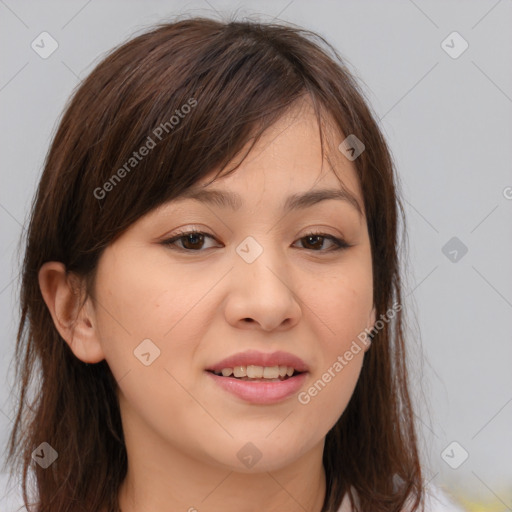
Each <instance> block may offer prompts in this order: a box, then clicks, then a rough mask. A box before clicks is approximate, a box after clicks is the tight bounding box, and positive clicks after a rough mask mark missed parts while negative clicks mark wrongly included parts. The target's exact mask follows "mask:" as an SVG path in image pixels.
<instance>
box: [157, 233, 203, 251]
mask: <svg viewBox="0 0 512 512" xmlns="http://www.w3.org/2000/svg"><path fill="white" fill-rule="evenodd" d="M207 238H211V239H213V237H212V236H211V235H209V234H208V233H203V232H201V231H186V232H183V233H179V234H178V235H176V236H174V237H172V238H170V239H169V240H164V241H163V242H162V243H163V244H165V245H169V246H174V247H175V248H176V249H179V250H183V251H189V252H200V251H201V250H202V249H203V248H204V243H205V240H206V239H207ZM177 242H180V244H179V245H177ZM207 248H208V247H207Z"/></svg>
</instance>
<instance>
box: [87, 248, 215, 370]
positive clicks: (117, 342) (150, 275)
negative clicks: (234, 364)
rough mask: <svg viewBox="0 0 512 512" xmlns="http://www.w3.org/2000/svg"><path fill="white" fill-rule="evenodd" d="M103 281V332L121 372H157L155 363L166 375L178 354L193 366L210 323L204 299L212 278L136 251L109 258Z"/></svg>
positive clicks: (99, 323)
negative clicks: (186, 272)
mask: <svg viewBox="0 0 512 512" xmlns="http://www.w3.org/2000/svg"><path fill="white" fill-rule="evenodd" d="M164 260H165V258H164ZM97 283H98V284H97V315H96V319H97V322H96V323H97V328H98V334H99V336H100V338H101V342H102V346H103V350H104V353H105V358H106V360H107V362H108V364H109V366H110V367H111V369H112V372H113V373H114V376H115V377H116V378H121V377H123V376H124V375H125V374H127V372H133V373H132V375H133V376H135V375H137V378H138V377H139V376H138V373H139V372H142V373H143V375H140V378H143V379H147V377H148V376H149V375H151V378H154V377H153V376H154V374H155V372H154V371H153V370H154V369H155V368H160V370H161V371H160V372H159V375H164V376H165V375H166V374H165V370H164V368H173V367H176V366H177V365H176V361H177V360H179V361H180V365H179V367H180V368H186V367H190V365H191V364H192V363H191V359H192V357H193V354H194V350H195V348H196V347H197V346H198V344H199V341H200V339H201V329H204V325H205V324H206V322H205V319H204V308H203V310H202V309H201V307H200V306H199V303H200V301H201V298H202V297H203V296H204V290H205V287H206V286H207V285H208V283H206V284H205V282H204V280H203V281H201V280H200V279H196V280H191V279H190V276H188V277H187V276H186V275H184V273H183V272H176V271H175V272H172V271H170V268H169V265H168V261H167V265H166V264H165V261H159V262H158V263H157V262H154V261H149V260H148V258H146V259H143V258H142V257H136V256H133V257H130V258H127V257H124V258H122V259H121V258H120V257H118V258H110V259H109V260H107V261H106V262H105V264H104V265H103V266H100V267H99V269H98V274H97ZM210 286H211V285H210ZM146 363H149V364H146ZM149 368H151V369H152V370H151V372H149ZM144 372H145V373H144ZM158 378H161V376H160V377H158ZM167 378H169V377H168V376H167Z"/></svg>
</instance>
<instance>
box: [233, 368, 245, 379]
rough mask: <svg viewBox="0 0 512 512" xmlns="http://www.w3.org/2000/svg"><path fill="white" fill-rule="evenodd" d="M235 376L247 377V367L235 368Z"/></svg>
mask: <svg viewBox="0 0 512 512" xmlns="http://www.w3.org/2000/svg"><path fill="white" fill-rule="evenodd" d="M233 374H234V375H235V377H247V368H246V367H245V366H235V367H234V368H233Z"/></svg>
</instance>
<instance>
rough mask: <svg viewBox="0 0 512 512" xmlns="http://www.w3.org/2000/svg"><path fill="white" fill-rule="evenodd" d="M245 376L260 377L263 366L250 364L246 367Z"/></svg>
mask: <svg viewBox="0 0 512 512" xmlns="http://www.w3.org/2000/svg"><path fill="white" fill-rule="evenodd" d="M247 377H249V378H250V379H261V378H262V377H263V366H255V365H253V364H250V365H249V366H248V367H247Z"/></svg>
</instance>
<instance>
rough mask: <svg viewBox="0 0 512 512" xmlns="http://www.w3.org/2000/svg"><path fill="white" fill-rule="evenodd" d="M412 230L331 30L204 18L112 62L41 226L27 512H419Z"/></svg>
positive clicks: (21, 427) (79, 107)
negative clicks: (408, 317)
mask: <svg viewBox="0 0 512 512" xmlns="http://www.w3.org/2000/svg"><path fill="white" fill-rule="evenodd" d="M399 214H401V215H402V218H403V208H402V206H401V203H400V199H399V197H398V195H397V191H396V177H395V175H394V169H393V164H392V159H391V157H390V153H389V151H388V148H387V146H386V143H385V140H384V138H383V136H382V134H381V132H380V131H379V128H378V126H377V124H376V122H375V119H374V116H373V114H372V113H371V111H370V109H369V106H368V105H367V103H366V101H365V100H364V98H363V94H362V93H361V91H360V89H359V86H358V84H357V83H356V81H355V80H354V78H353V77H352V76H351V74H350V73H349V71H348V70H347V69H346V67H345V66H344V64H343V62H342V60H341V58H340V57H339V55H338V54H337V52H336V51H335V50H334V49H333V48H332V47H331V46H330V45H329V44H328V43H327V42H326V41H324V40H323V39H322V38H320V37H319V36H317V35H315V34H314V33H311V32H308V31H304V30H301V29H298V28H295V27H292V26H284V25H282V24H281V25H275V24H258V23H256V22H225V23H223V22H219V21H213V20H210V19H202V18H191V19H185V20H181V21H178V22H174V23H165V24H162V25H159V26H157V27H156V28H154V29H153V30H151V31H149V32H147V33H145V34H143V35H140V36H138V37H136V38H134V39H132V40H130V41H128V42H127V43H125V44H123V45H122V46H120V47H119V48H117V49H115V50H114V51H113V52H111V53H110V54H109V55H108V56H107V57H106V58H105V59H104V60H103V61H102V62H101V63H100V64H99V65H98V66H97V67H96V68H95V69H94V70H93V72H92V73H91V74H90V75H89V76H88V78H87V79H86V80H85V81H84V82H83V83H82V84H81V85H80V87H79V88H78V89H77V91H76V92H75V93H74V95H73V98H72V100H71V101H70V103H69V105H68V106H67V108H66V111H65V113H64V116H63V118H62V120H61V122H60V125H59V128H58V130H57V132H56V135H55V137H54V140H53V143H52V145H51V148H50V150H49V153H48V156H47V160H46V164H45V169H44V172H43V175H42V177H41V180H40V183H39V188H38V191H37V196H36V198H35V201H34V204H33V209H32V215H31V220H30V225H29V229H28V235H27V245H26V254H25V259H24V267H23V282H22V289H21V320H20V326H19V332H18V341H17V352H16V359H17V362H18V368H17V370H18V372H19V373H18V377H19V379H18V382H19V389H18V390H17V392H18V393H19V400H18V404H19V405H18V411H17V417H16V421H15V425H14V428H13V431H12V434H11V438H10V447H9V448H10V450H9V461H10V462H11V463H12V464H13V465H15V463H16V462H17V461H18V462H19V463H20V464H19V465H20V471H21V474H22V477H23V496H24V500H25V504H26V506H27V508H29V507H32V508H29V510H34V511H37V512H47V511H52V512H64V511H73V512H75V511H88V512H90V511H101V512H111V511H119V510H122V512H135V511H142V510H144V511H148V512H149V511H150V512H163V511H166V512H168V511H170V510H172V511H180V510H181V511H189V512H192V511H199V512H208V511H218V510H223V511H225V512H230V511H234V510H237V511H239V510H244V511H261V510H265V511H274V510H286V511H290V512H295V511H297V512H298V511H309V512H336V511H351V510H354V511H355V510H358V511H365V512H370V511H371V512H381V511H382V512H384V511H386V512H391V511H399V510H407V511H411V512H412V511H419V510H422V509H423V505H424V501H425V500H424V498H425V490H424V486H423V483H422V472H421V468H420V462H419V455H418V446H417V434H416V431H415V427H414V423H413V410H412V406H411V400H410V397H409V391H408V384H407V372H406V367H405V343H404V336H403V326H402V311H401V310H402V303H401V282H400V275H399V262H398V256H397V254H398V246H397V245H398V236H397V235H398V233H397V226H398V220H399ZM31 475H33V477H34V482H35V485H34V488H33V489H32V490H31V491H30V489H29V486H28V485H27V483H28V478H29V477H30V476H31ZM29 491H30V492H29Z"/></svg>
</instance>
